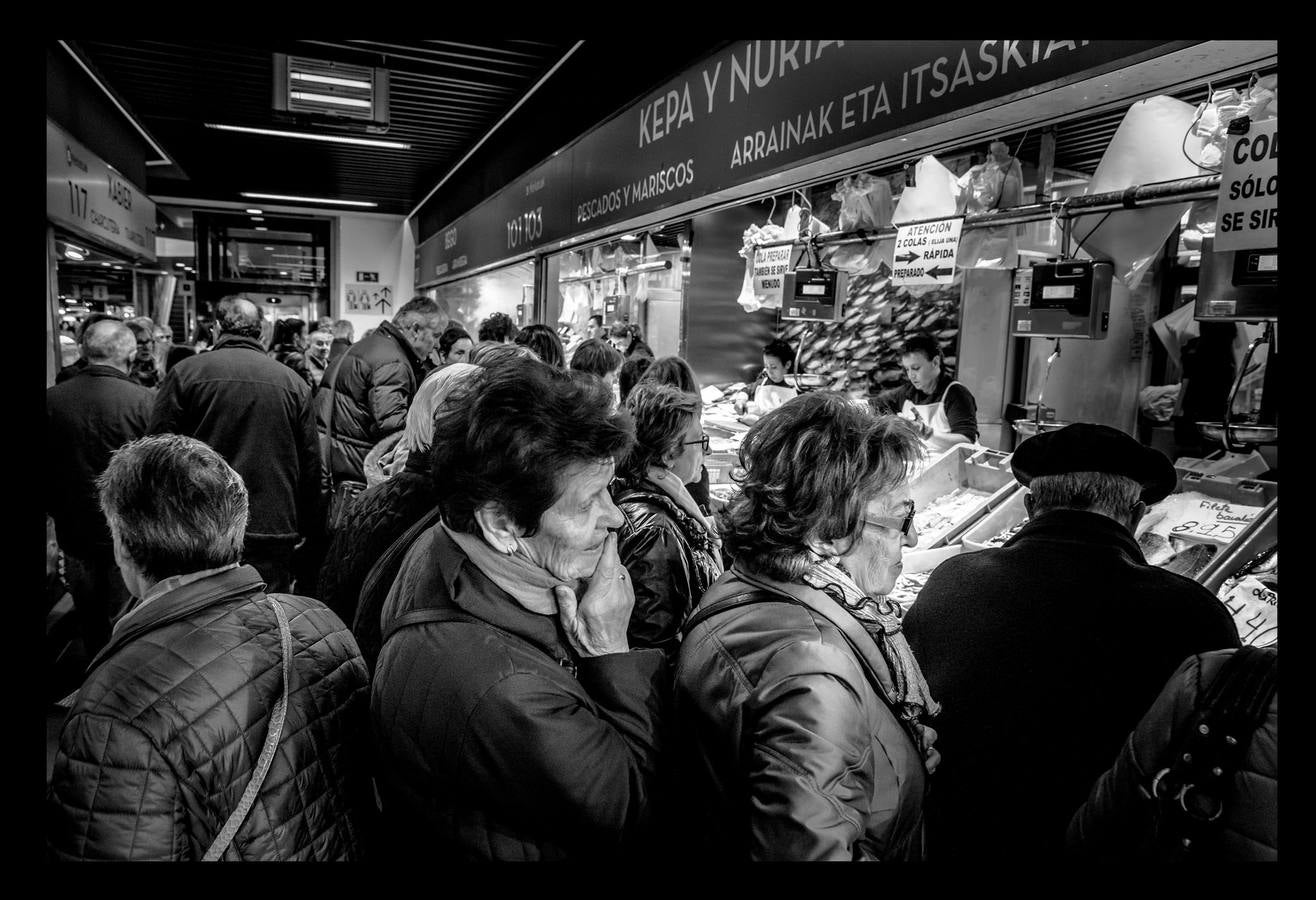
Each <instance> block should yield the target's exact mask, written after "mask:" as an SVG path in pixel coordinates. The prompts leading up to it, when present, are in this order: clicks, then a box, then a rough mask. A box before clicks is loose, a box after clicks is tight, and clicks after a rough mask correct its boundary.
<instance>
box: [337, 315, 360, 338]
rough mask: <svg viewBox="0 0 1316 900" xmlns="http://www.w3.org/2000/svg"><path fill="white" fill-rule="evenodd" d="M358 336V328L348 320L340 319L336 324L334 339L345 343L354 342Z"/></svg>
mask: <svg viewBox="0 0 1316 900" xmlns="http://www.w3.org/2000/svg"><path fill="white" fill-rule="evenodd" d="M355 334H356V326H355V325H353V324H352V323H351V322H349V321H347V320H346V319H339V320H338V321H337V322H335V323H334V337H335V338H337V339H341V340H344V341H350V340H352V338H353V336H355Z"/></svg>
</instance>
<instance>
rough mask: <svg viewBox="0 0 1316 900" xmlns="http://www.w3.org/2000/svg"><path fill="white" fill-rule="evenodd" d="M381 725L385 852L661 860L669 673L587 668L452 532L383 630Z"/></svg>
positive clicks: (612, 664)
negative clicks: (658, 813)
mask: <svg viewBox="0 0 1316 900" xmlns="http://www.w3.org/2000/svg"><path fill="white" fill-rule="evenodd" d="M430 610H433V611H436V612H438V613H439V614H441V615H443V616H445V617H447V619H448V620H447V621H440V622H424V623H420V624H413V625H410V626H407V627H404V628H401V629H400V630H398V631H397V632H396V633H395V634H393V635H392V636H391V637H386V640H385V642H384V648H383V651H382V652H381V653H380V655H379V664H378V667H377V669H376V670H375V675H374V679H373V681H372V684H371V698H370V713H371V720H372V732H373V735H374V741H375V748H376V754H377V761H378V762H377V766H378V768H377V772H378V774H377V784H378V787H379V794H380V799H381V801H382V804H383V816H384V821H385V823H386V828H385V831H384V838H385V841H386V843H387V845H388V846H390V847H391V848H393V850H394V851H395V852H396V853H398V854H399V855H400V856H401V858H405V859H410V860H415V859H427V860H436V859H444V860H541V859H544V860H547V859H567V858H574V859H579V858H606V859H615V858H617V855H618V854H619V853H623V854H624V853H626V852H628V851H629V850H632V849H639V848H644V847H646V844H647V841H648V839H649V837H650V836H651V833H652V832H651V821H652V818H651V817H652V808H651V807H652V801H653V796H654V794H655V786H656V785H657V783H658V781H657V779H658V774H657V769H658V763H659V760H660V759H661V756H662V742H661V728H660V724H661V721H660V720H661V718H662V715H663V712H664V707H665V702H666V697H667V691H666V689H665V688H666V685H667V673H668V668H667V661H666V660H665V659H664V657H663V655H662V654H661V653H659V652H658V651H656V650H631V651H629V652H627V653H612V654H607V655H605V656H597V657H579V656H577V655H576V654H575V653H574V652H573V651H572V650H571V648H570V645H569V644H568V642H567V640H566V637H565V635H564V634H563V633H562V630H561V625H560V623H559V621H558V617H557V616H553V615H539V614H537V613H533V612H530V611H528V610H526V609H525V608H523V607H522V606H520V605H519V604H518V603H517V601H516V600H515V599H513V598H512V597H511V596H510V595H509V594H507V593H506V592H504V591H503V590H502V589H501V588H499V587H498V586H496V585H495V584H494V583H493V582H492V581H491V580H490V579H489V578H488V577H487V576H486V575H485V574H484V573H483V572H481V571H480V570H479V569H478V568H477V567H476V566H475V565H474V564H473V563H472V562H471V561H470V559H469V558H468V557H467V556H466V554H465V553H463V552H462V551H461V549H460V548H459V547H458V546H457V544H456V542H455V541H453V539H452V538H451V537H450V536H449V535H448V534H447V533H446V531H444V528H443V526H442V525H437V526H435V527H433V528H430V529H429V530H428V531H426V532H424V533H423V534H422V535H421V536H420V538H419V539H418V540H417V541H416V543H415V544H414V545H413V546H412V548H411V550H410V551H409V552H408V554H407V556H406V558H405V559H404V561H403V564H402V568H401V570H400V571H399V573H398V576H397V579H396V580H395V581H394V583H393V590H392V592H391V593H390V594H389V597H388V601H387V603H386V604H385V607H384V613H383V616H382V621H383V628H384V633H385V635H386V636H387V635H388V634H389V631H390V630H391V629H392V627H393V624H394V623H395V622H397V621H399V620H400V619H401V617H403V616H404V615H408V614H410V613H413V612H420V611H426V612H428V611H430Z"/></svg>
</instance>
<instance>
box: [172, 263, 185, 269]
mask: <svg viewBox="0 0 1316 900" xmlns="http://www.w3.org/2000/svg"><path fill="white" fill-rule="evenodd" d="M174 268H176V269H186V268H187V264H186V263H174Z"/></svg>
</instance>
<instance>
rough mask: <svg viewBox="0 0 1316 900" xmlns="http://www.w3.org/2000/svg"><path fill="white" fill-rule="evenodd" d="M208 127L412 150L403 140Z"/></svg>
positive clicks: (244, 132) (224, 126)
mask: <svg viewBox="0 0 1316 900" xmlns="http://www.w3.org/2000/svg"><path fill="white" fill-rule="evenodd" d="M206 127H207V128H214V129H217V130H219V131H238V132H242V133H243V134H264V135H269V136H270V137H287V138H301V139H302V140H305V141H327V142H328V143H331V144H356V145H357V146H360V147H383V148H384V149H386V150H410V149H411V145H410V144H404V143H402V142H401V141H381V140H378V139H376V138H359V137H347V136H345V135H338V134H306V133H304V132H300V131H281V130H279V129H277V128H248V127H246V126H244V125H216V124H214V123H211V122H207V123H206Z"/></svg>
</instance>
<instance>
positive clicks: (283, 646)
mask: <svg viewBox="0 0 1316 900" xmlns="http://www.w3.org/2000/svg"><path fill="white" fill-rule="evenodd" d="M266 597H267V599H268V600H269V601H270V605H271V606H273V607H274V617H275V618H276V619H278V621H279V652H280V654H282V656H283V674H282V676H281V678H282V681H283V691H282V693H281V694H280V696H279V699H278V701H276V702H275V704H274V711H273V713H272V714H271V715H270V728H269V732H268V733H267V734H266V736H265V746H264V747H263V748H262V749H261V751H260V756H259V757H258V758H257V760H256V769H255V771H253V772H252V773H251V781H249V782H247V789H246V790H245V791H243V792H242V799H240V800H239V801H238V805H237V808H236V809H234V810H233V812H232V814H231V815H230V816H229V817H228V821H227V822H225V823H224V827H223V828H221V829H220V830H219V834H217V835H215V839H214V841H212V842H211V844H210V848H209V849H207V850H206V853H205V855H204V856H203V857H201V861H202V862H215V861H217V860H219V859H220V858H221V857H222V856H223V855H224V853H225V851H227V850H228V848H229V845H231V844H232V843H233V837H234V836H235V835H236V834H237V833H238V829H239V828H241V827H242V823H243V821H244V820H245V819H246V818H247V814H248V813H249V812H251V807H252V805H253V804H254V803H255V802H256V795H257V794H259V793H260V789H261V786H262V785H263V784H264V783H265V776H266V775H268V774H269V772H270V764H271V763H272V762H274V753H275V751H276V750H278V747H279V739H280V738H282V737H283V725H284V721H285V719H286V717H287V713H288V683H289V682H290V681H291V678H292V629H290V628H289V627H288V617H287V615H286V614H285V613H284V611H283V604H282V603H281V602H280V601H279V598H278V597H277V596H273V595H266Z"/></svg>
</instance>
